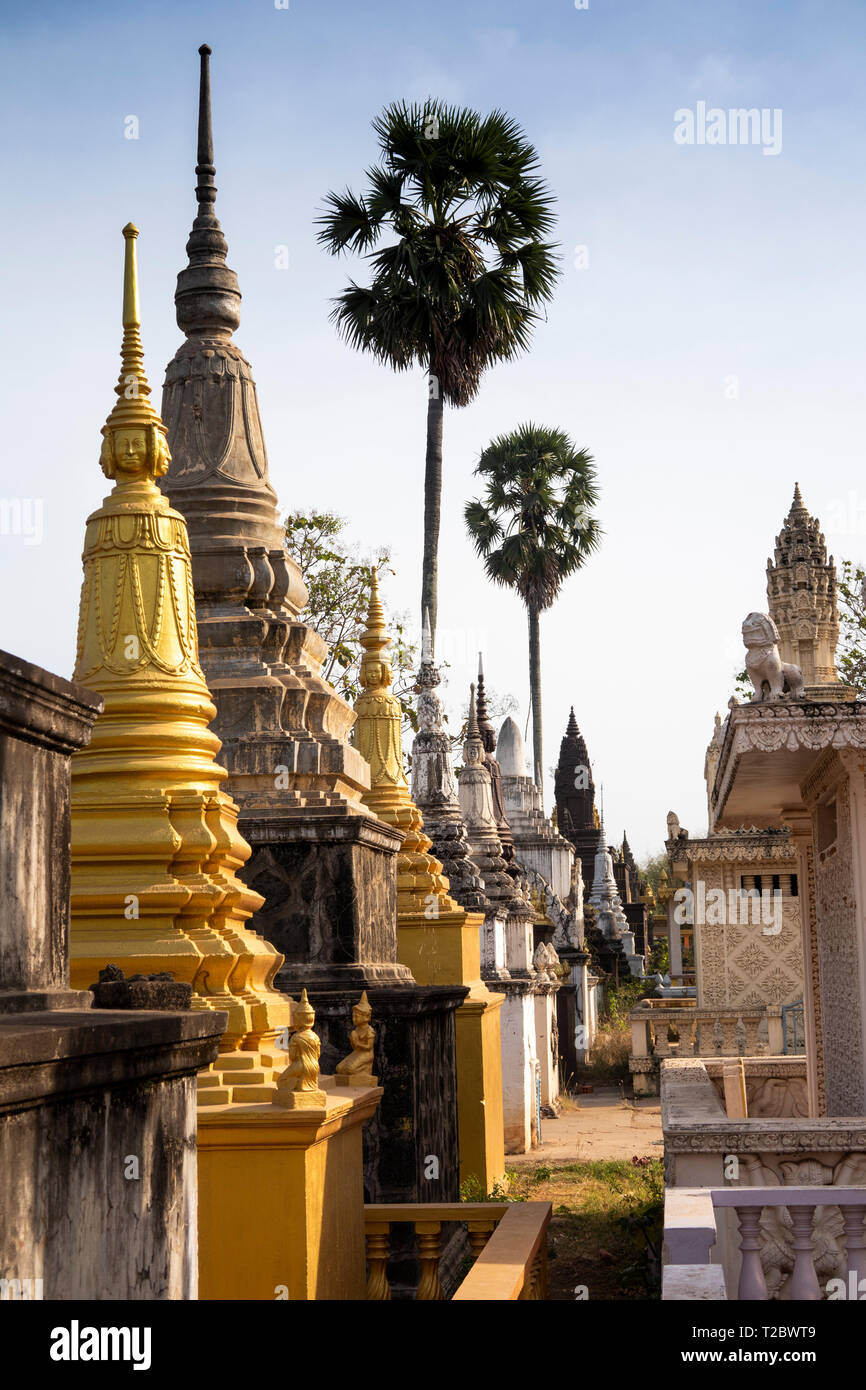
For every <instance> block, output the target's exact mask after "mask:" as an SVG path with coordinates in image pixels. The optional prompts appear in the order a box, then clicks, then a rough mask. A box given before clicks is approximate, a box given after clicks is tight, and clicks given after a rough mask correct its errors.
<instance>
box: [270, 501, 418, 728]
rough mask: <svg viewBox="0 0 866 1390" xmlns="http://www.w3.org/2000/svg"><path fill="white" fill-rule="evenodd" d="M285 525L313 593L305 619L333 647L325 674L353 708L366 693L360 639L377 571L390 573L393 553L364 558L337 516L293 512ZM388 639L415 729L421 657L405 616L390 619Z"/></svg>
mask: <svg viewBox="0 0 866 1390" xmlns="http://www.w3.org/2000/svg"><path fill="white" fill-rule="evenodd" d="M285 527H286V545H287V548H288V551H289V554H290V555H291V556H292V557H293V558H294V559H295V560H296V561H297V562H298V564H299V565H300V567H301V573H302V575H303V576H304V582H305V584H306V586H307V591H308V593H309V600H308V602H307V607H306V609H305V610H304V614H305V617H307V618H308V619H309V622H310V624H311V626H312V627H314V628H315V629H316V631H317V632H318V634H319V636H320V637H321V638H322V639H323V641H324V642H325V643H326V644H327V647H328V655H327V657H326V659H325V665H324V667H323V668H322V675H323V677H324V678H325V680H327V681H330V683H331V685H333V686H334V688H335V689H336V690H337V691H338V692H339V694H340V695H342V696H343V698H344V699H345V700H348V701H349V703H350V704H354V702H355V700H356V698H357V696H358V695H359V694H360V691H361V686H360V683H359V679H358V676H359V671H360V665H361V656H362V655H363V647H362V646H361V640H360V639H361V634H362V632H363V631H364V627H365V621H366V617H367V609H368V608H369V605H370V583H371V575H372V570H373V566H374V565H375V566H377V568H378V571H379V576H380V580H381V578H382V577H383V573H387V572H388V571H389V570H390V561H391V551H390V549H389V547H388V546H383V545H380V546H379V547H378V548H377V549H376V550H375V551H374V552H373V553H372V554H368V555H361V554H360V552H359V550H358V547H357V546H350V545H348V544H347V542H346V541H345V539H344V538H343V532H344V531H345V528H346V520H345V518H344V517H341V516H336V515H335V514H334V513H333V512H316V511H310V512H304V511H294V512H291V513H290V514H289V515H288V516H287V517H286V521H285ZM390 572H391V573H392V574H393V570H391V571H390ZM388 635H389V637H390V638H391V659H392V662H393V671H394V684H393V690H394V694H395V695H396V696H397V698H398V700H399V701H400V705H401V707H402V710H403V714H404V718H405V720H406V722H407V723H408V725H410V726H411V727H412V728H413V729H414V728H415V727H416V721H415V696H414V686H415V671H416V670H417V665H418V656H417V649H416V647H415V645H414V644H413V643H412V642H411V641H410V640H409V638H408V637H407V635H406V619H405V616H402V617H401V616H400V615H393V614H392V615H389V617H388ZM404 727H405V725H404Z"/></svg>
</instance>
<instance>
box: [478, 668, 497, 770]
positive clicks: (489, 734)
mask: <svg viewBox="0 0 866 1390" xmlns="http://www.w3.org/2000/svg"><path fill="white" fill-rule="evenodd" d="M478 732H479V734H480V735H481V742H482V743H483V745H484V751H485V753H492V752H493V750H494V748H495V747H496V730H495V729H494V727H493V725H492V724H491V722H490V720H489V718H488V715H487V692H486V691H485V689H484V662H483V660H482V656H481V652H479V653H478Z"/></svg>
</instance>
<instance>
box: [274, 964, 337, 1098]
mask: <svg viewBox="0 0 866 1390" xmlns="http://www.w3.org/2000/svg"><path fill="white" fill-rule="evenodd" d="M315 1021H316V1015H315V1012H314V1010H313V1006H312V1004H311V1003H310V1001H309V999H308V998H307V991H306V990H302V991H301V999H300V1003H298V1004H296V1005H295V1007H294V1009H293V1010H292V1028H293V1030H294V1031H293V1032H292V1035H291V1037H290V1038H289V1064H288V1066H287V1067H286V1068H285V1070H284V1071H282V1072H280V1075H279V1076H278V1077H277V1090H276V1094H275V1095H274V1096H273V1097H272V1100H273V1103H274V1105H281V1106H282V1107H283V1108H284V1109H286V1110H317V1109H320V1108H323V1107H324V1106H325V1104H326V1103H327V1096H326V1095H325V1093H324V1091H322V1090H320V1088H319V1053H320V1052H321V1050H322V1044H321V1042H320V1040H319V1038H318V1036H317V1035H316V1034H315V1033H314V1032H313V1024H314V1023H315Z"/></svg>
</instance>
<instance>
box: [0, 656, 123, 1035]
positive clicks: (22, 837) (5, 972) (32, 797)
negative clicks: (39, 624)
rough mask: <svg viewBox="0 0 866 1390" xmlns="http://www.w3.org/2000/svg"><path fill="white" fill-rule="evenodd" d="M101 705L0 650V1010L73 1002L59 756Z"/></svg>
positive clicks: (63, 778) (76, 741) (65, 769)
mask: <svg viewBox="0 0 866 1390" xmlns="http://www.w3.org/2000/svg"><path fill="white" fill-rule="evenodd" d="M101 707H102V701H101V699H100V698H99V696H98V695H94V694H93V692H92V691H89V690H83V689H82V688H81V687H80V686H76V685H71V684H70V682H69V681H65V680H62V679H61V678H60V677H59V676H54V675H52V674H51V673H50V672H48V671H43V670H42V668H41V667H39V666H33V665H31V663H30V662H28V661H22V660H21V659H20V658H18V657H14V656H11V655H9V653H7V652H0V900H2V905H3V906H2V911H0V1011H2V1010H3V1009H6V1008H15V1009H20V1008H44V1007H46V1006H47V1005H49V1004H51V1003H53V1004H54V1005H56V1006H57V1007H60V1008H64V1007H66V1008H68V1007H74V1006H75V1005H76V1004H78V1005H79V1006H80V1004H81V1003H82V1002H83V1001H81V1000H80V998H79V996H78V995H73V994H70V993H69V992H68V991H69V965H68V953H69V869H68V860H69V755H70V753H71V752H72V751H73V749H75V748H79V747H81V745H82V744H84V743H86V742H87V740H88V738H89V737H90V729H91V727H92V725H93V721H94V720H95V718H96V716H97V714H98V712H99V710H100V709H101ZM52 993H59V996H60V997H59V998H56V999H54V1000H49V999H47V998H46V996H48V995H51V994H52ZM24 994H29V996H30V997H29V998H26V999H25V998H22V995H24Z"/></svg>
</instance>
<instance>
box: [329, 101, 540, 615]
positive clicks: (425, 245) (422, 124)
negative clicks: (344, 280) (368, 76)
mask: <svg viewBox="0 0 866 1390" xmlns="http://www.w3.org/2000/svg"><path fill="white" fill-rule="evenodd" d="M373 130H374V131H375V132H376V135H377V136H378V139H379V150H380V155H381V163H380V164H378V165H376V166H375V167H374V168H372V169H370V170H368V172H367V178H368V181H369V187H368V189H367V191H366V192H365V193H364V194H363V195H362V196H360V197H358V196H356V195H355V194H354V193H352V192H351V190H348V189H347V190H346V192H345V193H329V194H328V195H327V198H326V200H325V204H326V211H325V214H324V215H323V216H322V217H320V218H319V219H318V223H319V225H320V228H321V230H320V231H319V233H318V239H319V241H320V242H321V243H322V244H323V245H325V246H326V247H327V248H328V250H329V251H331V252H332V253H334V254H335V255H339V254H340V253H342V252H352V253H355V254H357V255H362V256H364V258H365V259H366V260H368V261H369V262H370V265H371V268H372V281H371V283H370V285H369V286H368V287H366V288H365V287H362V286H360V285H358V284H356V283H355V281H354V280H350V282H349V286H348V288H347V289H346V290H344V291H343V293H342V294H341V295H339V296H338V297H337V298H336V299H335V300H334V308H333V310H332V313H331V320H332V322H334V323H335V324H336V326H337V329H338V331H339V333H340V335H341V336H342V337H343V338H344V339H345V340H346V341H347V342H348V343H350V344H351V345H352V346H353V347H356V348H360V349H362V350H363V351H365V352H370V353H372V354H373V355H374V356H375V357H377V358H378V359H379V361H381V362H385V363H387V364H388V365H389V366H391V367H393V368H394V370H395V371H407V370H408V369H410V368H411V367H413V366H415V365H420V366H421V367H423V368H424V369H425V370H426V371H427V372H428V374H429V376H428V402H427V457H426V466H425V472H424V560H423V567H422V578H421V617H422V619H423V615H424V613H425V612H428V613H429V615H430V629H431V634H432V636H433V637H434V638H435V635H436V617H437V607H438V582H437V580H438V567H437V560H438V550H439V518H440V503H441V494H442V413H443V406H444V404H445V402H446V401H447V403H448V404H449V405H452V406H465V405H468V404H469V402H470V401H472V400H473V399H474V398H475V396H476V394H477V392H478V388H479V386H480V383H481V377H482V375H483V373H484V371H485V369H486V368H487V367H489V366H490V365H491V364H492V363H494V362H496V361H502V360H508V359H511V358H514V357H516V356H517V355H518V354H519V353H520V352H523V351H525V350H526V348H527V347H528V346H529V342H530V338H531V329H532V325H533V323H534V322H535V320H536V319H537V318H538V317H539V316H540V315H539V307H540V306H541V305H543V304H544V302H545V301H546V300H549V299H550V298H551V296H552V294H553V286H554V283H555V280H556V276H557V274H558V271H557V268H556V255H555V248H554V247H553V246H552V245H551V244H550V243H548V242H546V241H545V240H544V239H543V238H544V236H545V234H546V233H547V232H548V231H549V230H550V229H551V227H552V226H553V221H554V218H553V212H552V205H553V199H552V197H551V196H550V193H549V192H548V190H547V188H546V186H545V184H544V183H543V182H542V180H541V179H540V178H539V177H538V175H537V172H536V171H537V168H538V155H537V153H536V151H535V149H534V148H533V146H532V145H530V144H529V142H528V141H527V140H526V138H525V137H524V135H523V132H522V131H521V129H520V127H519V126H518V125H517V123H516V122H515V121H513V120H511V118H510V117H508V116H506V115H505V114H504V113H503V112H501V111H494V112H493V113H492V115H489V116H485V117H481V116H479V115H478V114H477V113H476V112H475V111H469V110H465V109H461V108H458V107H453V106H446V105H443V104H442V103H441V102H434V101H428V102H427V103H426V104H425V105H424V106H420V105H407V104H406V103H405V102H397V103H394V104H392V105H390V106H387V107H386V108H385V110H384V111H383V112H382V114H381V115H380V116H378V117H377V118H376V119H375V120H374V121H373ZM388 232H390V233H392V234H393V238H394V239H393V240H388V241H387V242H386V241H385V237H386V234H387V233H388Z"/></svg>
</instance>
